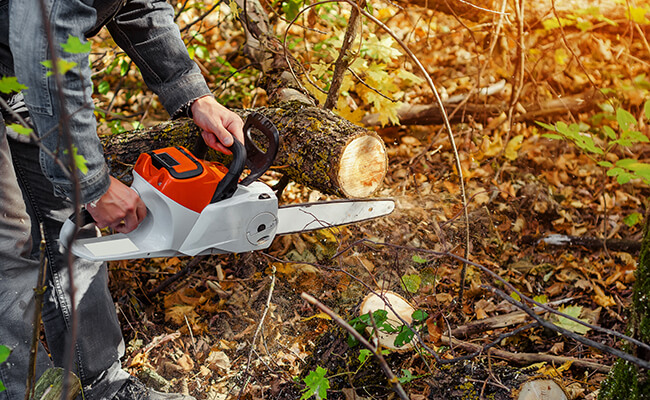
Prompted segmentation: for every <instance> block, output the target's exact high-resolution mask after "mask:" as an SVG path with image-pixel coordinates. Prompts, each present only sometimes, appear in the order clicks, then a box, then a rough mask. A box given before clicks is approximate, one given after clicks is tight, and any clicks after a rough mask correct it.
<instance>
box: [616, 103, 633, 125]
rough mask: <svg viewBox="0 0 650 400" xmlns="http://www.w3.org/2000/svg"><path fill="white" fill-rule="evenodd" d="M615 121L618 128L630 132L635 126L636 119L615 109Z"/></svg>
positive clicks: (619, 109)
mask: <svg viewBox="0 0 650 400" xmlns="http://www.w3.org/2000/svg"><path fill="white" fill-rule="evenodd" d="M616 121H617V122H618V126H619V128H621V129H622V130H624V131H626V130H631V129H632V128H633V127H634V126H636V118H634V115H632V114H631V113H630V112H629V111H627V110H624V109H622V108H617V109H616Z"/></svg>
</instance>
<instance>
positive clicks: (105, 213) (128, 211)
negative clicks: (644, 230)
mask: <svg viewBox="0 0 650 400" xmlns="http://www.w3.org/2000/svg"><path fill="white" fill-rule="evenodd" d="M86 209H87V210H88V212H89V213H90V215H92V217H93V219H94V220H95V223H96V224H97V226H98V227H99V228H106V227H110V228H113V229H114V230H116V231H117V232H121V233H128V232H131V231H132V230H134V229H135V228H136V227H137V226H138V225H139V224H140V222H142V220H143V219H144V217H145V216H146V215H147V207H146V206H145V205H144V202H143V201H142V199H140V196H138V194H137V193H136V191H135V190H133V189H131V188H130V187H128V186H126V185H125V184H123V183H122V182H120V181H118V180H117V179H115V178H113V177H111V185H110V186H109V188H108V191H107V192H106V193H104V195H103V196H102V197H101V198H100V199H99V200H98V201H97V202H96V203H94V204H93V205H88V206H87V207H86Z"/></svg>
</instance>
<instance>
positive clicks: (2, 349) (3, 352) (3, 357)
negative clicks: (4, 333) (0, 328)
mask: <svg viewBox="0 0 650 400" xmlns="http://www.w3.org/2000/svg"><path fill="white" fill-rule="evenodd" d="M9 354H11V349H10V348H9V347H7V346H2V345H0V363H3V362H5V361H7V358H9Z"/></svg>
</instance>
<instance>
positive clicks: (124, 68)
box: [120, 59, 131, 76]
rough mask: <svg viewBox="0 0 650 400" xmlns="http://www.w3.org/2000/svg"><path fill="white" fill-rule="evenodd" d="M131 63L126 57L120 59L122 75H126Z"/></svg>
mask: <svg viewBox="0 0 650 400" xmlns="http://www.w3.org/2000/svg"><path fill="white" fill-rule="evenodd" d="M130 67H131V63H130V62H129V61H127V60H125V59H122V60H120V76H125V75H126V74H127V73H128V72H129V68H130Z"/></svg>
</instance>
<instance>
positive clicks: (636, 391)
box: [598, 213, 650, 400]
mask: <svg viewBox="0 0 650 400" xmlns="http://www.w3.org/2000/svg"><path fill="white" fill-rule="evenodd" d="M635 278H636V280H635V282H634V288H633V294H632V308H631V310H630V318H629V321H628V335H630V336H632V337H633V338H635V339H639V340H640V341H642V342H644V343H648V344H650V300H648V299H650V213H648V215H647V216H646V225H645V230H644V235H643V243H642V244H641V253H640V255H639V263H638V265H637V269H636V274H635ZM626 351H627V352H629V353H631V354H633V355H635V356H636V357H638V358H640V359H642V360H650V351H648V350H646V349H644V348H639V347H638V346H634V345H627V346H626ZM598 398H599V399H600V400H610V399H611V400H614V399H629V400H638V399H649V398H650V370H643V369H641V368H639V367H638V366H636V365H634V364H631V363H629V362H626V361H623V360H618V361H617V362H616V363H615V364H614V367H613V368H612V371H611V372H610V374H609V376H608V377H607V380H605V382H604V383H603V385H602V387H601V389H600V394H599V396H598Z"/></svg>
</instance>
